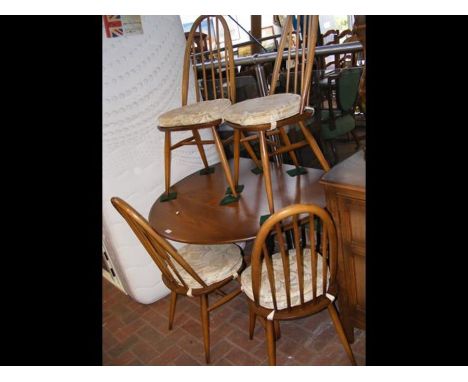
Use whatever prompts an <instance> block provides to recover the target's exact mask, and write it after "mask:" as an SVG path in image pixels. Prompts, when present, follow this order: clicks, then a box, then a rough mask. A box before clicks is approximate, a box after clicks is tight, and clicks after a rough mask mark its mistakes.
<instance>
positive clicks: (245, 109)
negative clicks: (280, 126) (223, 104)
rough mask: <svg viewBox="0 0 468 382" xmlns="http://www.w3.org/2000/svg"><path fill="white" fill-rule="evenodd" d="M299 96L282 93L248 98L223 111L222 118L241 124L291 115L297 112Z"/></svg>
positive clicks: (261, 121)
mask: <svg viewBox="0 0 468 382" xmlns="http://www.w3.org/2000/svg"><path fill="white" fill-rule="evenodd" d="M300 104H301V96H300V95H298V94H291V93H283V94H273V95H269V96H266V97H259V98H253V99H248V100H245V101H242V102H239V103H236V104H234V105H232V106H230V107H229V108H227V109H226V111H225V112H224V120H225V121H228V122H232V123H236V124H238V125H242V126H252V125H262V124H265V123H273V122H277V121H280V120H282V119H285V118H288V117H292V116H293V115H296V114H298V113H299V108H300Z"/></svg>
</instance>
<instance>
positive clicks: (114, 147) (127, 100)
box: [83, 16, 219, 304]
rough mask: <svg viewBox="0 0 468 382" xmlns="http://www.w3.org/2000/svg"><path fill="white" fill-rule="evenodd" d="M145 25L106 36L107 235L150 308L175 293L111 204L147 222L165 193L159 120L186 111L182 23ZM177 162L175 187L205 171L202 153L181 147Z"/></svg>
mask: <svg viewBox="0 0 468 382" xmlns="http://www.w3.org/2000/svg"><path fill="white" fill-rule="evenodd" d="M142 24H143V34H142V35H133V36H128V37H125V36H124V37H118V38H106V37H105V33H103V42H102V44H103V235H104V241H105V244H106V247H107V249H108V251H109V255H110V256H111V257H112V260H113V262H114V265H115V266H116V268H117V269H116V270H117V272H118V274H119V276H120V278H121V279H122V282H123V284H124V287H125V289H126V291H127V292H128V293H129V294H130V296H132V297H133V298H134V299H135V300H137V301H139V302H141V303H144V304H149V303H151V302H154V301H156V300H158V299H159V298H161V297H163V296H165V295H166V294H167V293H168V290H167V288H166V287H165V286H164V285H163V284H162V281H161V274H160V272H159V270H158V269H157V267H156V266H155V265H154V264H153V262H152V260H151V258H150V256H149V255H148V254H147V252H146V251H145V249H144V248H143V246H142V245H141V244H140V242H139V241H138V239H137V238H136V236H135V235H134V234H133V232H132V231H131V230H130V228H129V226H128V225H127V223H126V222H125V220H124V219H123V218H122V217H121V216H120V215H119V214H118V213H117V211H116V210H115V209H114V207H113V206H112V204H111V203H110V198H111V197H112V196H119V197H121V198H122V199H124V200H126V201H127V202H128V203H129V204H130V205H132V206H133V207H134V208H135V209H136V210H138V211H139V212H140V213H141V214H142V215H143V216H144V217H148V213H149V211H150V208H151V206H152V204H153V203H154V201H155V200H156V199H157V198H158V196H159V195H160V194H161V193H162V192H163V191H164V157H163V147H164V134H163V133H161V132H160V131H159V130H158V129H157V120H158V116H159V115H160V114H162V113H163V112H165V111H167V110H170V109H172V108H175V107H180V104H181V82H182V61H183V55H184V48H185V37H184V34H183V30H182V23H181V21H180V17H179V16H142ZM191 102H194V94H193V92H192V93H190V94H189V103H191ZM83 112H86V111H85V110H83ZM206 134H208V136H209V134H210V133H209V131H205V132H203V133H202V136H206ZM182 135H184V134H183V133H180V134H179V136H182ZM175 139H176V138H175V137H174V140H175ZM205 150H206V153H207V158H208V161H209V162H210V164H213V163H216V162H219V159H218V155H217V153H216V150H215V148H214V146H206V148H205ZM172 157H173V160H172V183H175V182H177V181H178V180H180V179H182V178H183V177H185V176H187V175H188V174H191V173H192V172H194V171H196V170H197V169H201V168H202V167H203V165H202V162H201V159H200V158H199V154H198V151H197V149H196V146H184V147H182V148H179V149H177V150H175V151H173V155H172ZM173 244H175V246H176V247H178V246H180V245H178V244H177V243H173Z"/></svg>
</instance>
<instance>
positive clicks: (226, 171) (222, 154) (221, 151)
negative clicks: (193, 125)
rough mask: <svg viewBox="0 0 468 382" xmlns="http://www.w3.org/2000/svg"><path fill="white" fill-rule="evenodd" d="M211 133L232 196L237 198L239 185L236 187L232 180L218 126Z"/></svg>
mask: <svg viewBox="0 0 468 382" xmlns="http://www.w3.org/2000/svg"><path fill="white" fill-rule="evenodd" d="M211 131H212V132H213V139H214V141H215V146H216V149H217V150H218V155H219V159H220V160H221V166H223V170H224V175H225V176H226V180H227V182H228V184H229V187H231V191H232V195H233V196H234V197H237V192H236V185H237V184H236V185H234V182H233V180H232V175H231V169H230V168H229V163H228V161H227V158H226V153H225V152H224V147H223V142H221V138H220V137H219V134H218V131H217V130H216V126H213V127H212V128H211Z"/></svg>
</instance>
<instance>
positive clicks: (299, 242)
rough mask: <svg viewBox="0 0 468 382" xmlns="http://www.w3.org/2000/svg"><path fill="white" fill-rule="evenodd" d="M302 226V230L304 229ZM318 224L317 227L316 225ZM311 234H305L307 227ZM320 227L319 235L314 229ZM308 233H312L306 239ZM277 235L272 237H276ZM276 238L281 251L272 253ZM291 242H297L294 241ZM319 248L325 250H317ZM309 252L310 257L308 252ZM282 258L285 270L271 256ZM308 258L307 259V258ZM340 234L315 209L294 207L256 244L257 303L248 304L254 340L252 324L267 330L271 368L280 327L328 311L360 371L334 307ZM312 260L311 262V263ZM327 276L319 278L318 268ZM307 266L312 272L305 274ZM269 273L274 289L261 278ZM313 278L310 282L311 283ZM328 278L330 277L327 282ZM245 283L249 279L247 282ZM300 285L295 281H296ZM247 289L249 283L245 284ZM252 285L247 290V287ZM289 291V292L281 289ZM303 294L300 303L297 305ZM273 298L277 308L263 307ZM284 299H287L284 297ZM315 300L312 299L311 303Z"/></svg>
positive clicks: (267, 226) (274, 219)
mask: <svg viewBox="0 0 468 382" xmlns="http://www.w3.org/2000/svg"><path fill="white" fill-rule="evenodd" d="M301 221H302V222H303V224H301ZM317 223H318V224H317ZM306 224H307V225H308V229H305V227H306V226H305V225H306ZM317 226H319V227H321V229H320V230H319V231H316V230H315V227H317ZM305 231H308V234H307V235H308V237H306V234H305ZM272 235H273V236H272ZM271 237H273V238H274V240H275V243H276V245H275V246H273V247H274V249H273V250H272V249H269V245H267V243H266V241H267V239H269V238H271ZM291 237H292V239H290V238H291ZM291 241H293V243H294V244H293V247H294V254H295V258H296V260H295V261H294V262H292V261H291V260H290V257H291V253H289V251H290V250H291V249H292V248H290V247H291V244H288V242H291ZM318 243H320V244H318ZM304 248H308V249H309V250H308V251H304ZM274 253H275V254H278V253H279V254H280V256H281V262H280V263H281V264H282V268H281V267H280V266H275V265H274V260H272V256H273V255H274ZM306 256H307V257H306ZM337 256H338V247H337V232H336V228H335V224H334V223H333V220H332V217H331V216H330V214H329V213H328V212H327V211H326V210H325V209H323V208H321V207H318V206H316V205H305V204H293V205H290V206H287V207H284V208H282V209H281V210H279V211H277V212H276V213H274V214H273V215H271V216H270V218H268V219H267V220H266V221H265V222H264V223H263V225H262V226H261V228H260V230H259V231H258V235H257V237H256V239H255V242H254V245H253V249H252V256H251V278H252V281H251V282H252V295H253V300H252V299H250V298H249V311H250V313H249V317H250V325H249V335H250V337H252V334H253V327H254V326H255V325H254V323H252V320H255V317H258V318H259V319H260V320H261V321H262V322H263V324H264V327H265V335H266V338H267V353H268V363H269V365H271V366H273V365H276V354H275V353H276V351H275V349H276V340H277V338H278V337H279V334H280V333H279V327H280V326H279V321H280V320H290V319H297V318H301V317H306V316H310V315H313V314H315V313H318V312H320V311H321V310H323V309H325V308H328V311H329V313H330V316H331V319H332V321H333V324H334V326H335V329H336V331H337V334H338V336H339V338H340V340H341V343H342V345H343V347H344V350H345V352H346V353H347V355H348V357H349V360H350V362H351V364H353V365H356V361H355V359H354V356H353V352H352V350H351V347H350V346H349V343H348V341H347V338H346V335H345V332H344V329H343V326H342V324H341V320H340V318H339V317H338V315H337V312H336V310H335V308H334V306H333V300H334V298H331V299H330V296H333V297H336V296H337V286H336V276H337V263H338V258H337ZM308 260H310V261H308ZM319 261H320V262H321V263H320V265H321V269H322V271H321V272H319V266H318V262H319ZM306 263H308V264H310V265H309V266H311V269H305V267H306ZM265 269H266V272H267V275H268V284H269V287H268V286H267V287H266V288H265V286H263V289H261V287H262V273H263V272H265ZM309 272H310V277H306V275H307V274H309ZM292 273H294V274H295V276H294V280H296V278H297V286H295V285H294V284H293V283H292V278H293V276H292ZM327 275H328V277H327ZM242 277H244V276H242ZM295 282H296V281H295ZM242 283H243V285H245V283H250V280H242ZM278 284H280V285H281V293H284V295H285V296H286V306H284V297H281V298H282V299H281V301H282V305H280V304H279V303H278V297H277V288H278ZM247 285H248V284H247ZM317 285H321V290H322V292H321V293H320V294H318V290H317V289H318V288H317ZM283 286H284V290H283V289H282V288H283ZM307 291H312V296H311V299H310V300H308V301H307V300H306V298H307V297H308V292H307ZM297 292H299V301H297ZM262 294H263V295H265V294H268V295H269V296H271V298H270V297H264V298H265V300H268V301H272V304H273V308H274V312H273V316H271V313H272V308H271V306H270V307H265V306H263V305H261V303H262V298H261V295H262ZM284 295H283V294H282V296H284ZM309 298H310V297H309Z"/></svg>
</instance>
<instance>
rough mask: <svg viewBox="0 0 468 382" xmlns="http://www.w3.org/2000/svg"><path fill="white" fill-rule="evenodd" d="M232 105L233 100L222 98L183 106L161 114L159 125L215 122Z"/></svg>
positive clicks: (169, 125) (172, 125)
mask: <svg viewBox="0 0 468 382" xmlns="http://www.w3.org/2000/svg"><path fill="white" fill-rule="evenodd" d="M230 105H231V101H229V100H228V99H226V98H222V99H215V100H210V101H201V102H197V103H193V104H190V105H186V106H182V107H179V108H177V109H172V110H169V111H168V112H166V113H164V114H162V115H160V116H159V126H160V127H174V126H190V125H198V124H201V123H208V122H213V121H216V120H217V119H221V118H223V112H224V110H226V108H227V107H229V106H230Z"/></svg>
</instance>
